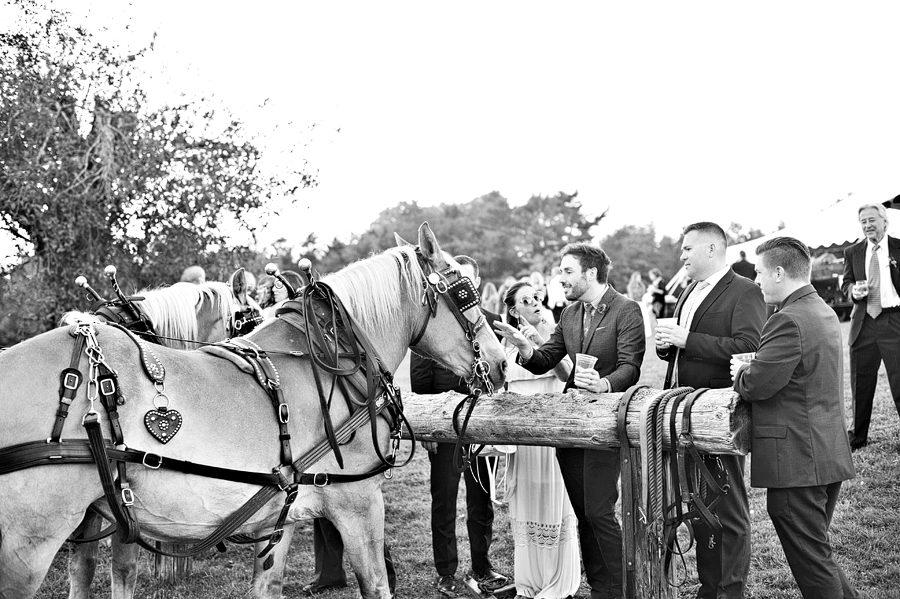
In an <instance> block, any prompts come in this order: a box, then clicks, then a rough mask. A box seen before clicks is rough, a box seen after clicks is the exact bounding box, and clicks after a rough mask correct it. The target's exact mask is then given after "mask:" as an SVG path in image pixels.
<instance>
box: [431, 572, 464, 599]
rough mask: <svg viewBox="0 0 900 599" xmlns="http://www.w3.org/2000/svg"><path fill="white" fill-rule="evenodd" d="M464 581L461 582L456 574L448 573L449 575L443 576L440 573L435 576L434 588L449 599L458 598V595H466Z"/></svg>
mask: <svg viewBox="0 0 900 599" xmlns="http://www.w3.org/2000/svg"><path fill="white" fill-rule="evenodd" d="M463 586H464V585H463V583H462V582H460V581H459V580H458V579H457V578H456V576H453V575H452V574H448V575H447V576H441V575H440V574H438V575H437V576H435V578H434V588H435V589H436V590H437V592H438V593H440V594H441V595H442V596H444V597H448V598H449V599H456V597H465V596H467V593H466V592H465V589H463Z"/></svg>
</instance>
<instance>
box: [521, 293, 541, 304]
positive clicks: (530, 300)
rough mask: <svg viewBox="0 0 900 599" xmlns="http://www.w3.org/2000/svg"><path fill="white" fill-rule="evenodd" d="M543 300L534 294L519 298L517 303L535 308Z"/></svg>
mask: <svg viewBox="0 0 900 599" xmlns="http://www.w3.org/2000/svg"><path fill="white" fill-rule="evenodd" d="M543 299H544V298H543V297H542V296H541V295H540V294H537V293H535V294H534V295H523V296H522V297H521V298H519V301H520V302H521V303H522V305H523V306H536V305H538V304H540V303H541V300H543Z"/></svg>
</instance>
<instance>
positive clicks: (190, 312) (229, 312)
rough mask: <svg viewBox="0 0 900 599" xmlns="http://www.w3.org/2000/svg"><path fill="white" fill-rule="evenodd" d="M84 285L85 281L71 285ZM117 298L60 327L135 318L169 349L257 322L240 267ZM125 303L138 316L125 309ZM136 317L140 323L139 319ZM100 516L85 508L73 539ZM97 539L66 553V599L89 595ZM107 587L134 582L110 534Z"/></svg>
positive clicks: (128, 589) (94, 527) (133, 571)
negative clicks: (217, 276) (222, 276)
mask: <svg viewBox="0 0 900 599" xmlns="http://www.w3.org/2000/svg"><path fill="white" fill-rule="evenodd" d="M107 273H108V276H110V278H111V279H112V280H113V281H114V283H113V286H114V288H115V289H116V292H117V294H119V289H118V284H117V283H116V282H115V270H114V269H111V268H107ZM77 282H78V283H79V284H80V285H82V286H87V285H86V282H85V281H77ZM119 295H120V299H119V300H113V301H105V300H101V301H99V302H98V303H95V305H94V307H93V309H94V310H95V311H93V312H77V311H71V312H67V313H66V314H64V315H63V317H62V319H61V321H60V325H62V326H71V325H74V324H76V323H79V322H94V323H101V322H108V321H112V322H119V323H121V324H123V326H125V327H126V328H137V329H138V331H139V332H140V331H141V330H142V326H137V327H133V326H130V325H132V323H131V322H130V321H129V316H130V317H132V318H133V317H135V316H138V317H139V320H137V321H135V322H136V324H138V325H144V323H145V322H146V324H147V325H149V328H147V327H143V328H146V329H147V330H146V331H144V332H145V333H146V336H147V337H148V338H150V339H152V340H154V341H158V342H159V343H160V344H162V345H165V346H166V347H171V348H173V349H183V350H187V349H195V348H197V347H200V346H201V345H204V344H207V343H215V342H218V341H223V340H224V339H227V338H231V337H234V336H237V335H240V334H242V333H244V332H249V331H250V330H252V329H253V327H255V326H256V325H257V324H258V323H259V322H262V317H261V309H260V308H259V305H258V304H256V302H255V301H254V300H253V299H252V298H250V297H248V296H247V285H246V281H245V279H244V269H243V268H240V269H238V270H236V271H235V272H234V274H232V275H231V277H230V278H229V282H228V284H225V283H220V282H216V281H210V282H205V283H202V284H199V285H197V284H193V283H181V282H179V283H175V284H174V285H172V286H170V287H158V288H155V289H144V290H141V291H138V292H137V296H133V297H132V298H124V296H121V294H119ZM126 301H130V302H132V305H133V306H134V307H135V308H136V310H137V312H139V314H134V313H133V312H131V311H130V310H128V309H127V308H126V307H125V305H124V304H125V302H126ZM140 319H146V320H145V321H144V320H140ZM102 522H103V518H101V517H100V515H99V514H98V513H97V512H95V511H93V510H91V511H89V512H88V513H87V514H86V515H85V518H84V520H83V521H82V523H81V524H80V525H79V526H78V527H77V528H76V530H75V532H74V535H75V536H76V537H77V536H82V537H84V538H90V537H92V536H96V535H97V534H98V533H99V531H100V528H101V524H102ZM98 553H99V541H88V542H77V543H75V544H74V548H73V550H72V551H71V552H70V553H69V599H87V598H88V597H90V587H91V581H93V579H94V573H95V571H96V566H97V555H98ZM111 554H112V564H111V570H112V572H111V589H112V596H113V598H114V599H131V598H132V597H133V596H134V586H135V581H136V580H137V561H138V547H137V545H135V544H126V543H123V542H121V540H120V538H119V537H118V535H113V536H112V552H111Z"/></svg>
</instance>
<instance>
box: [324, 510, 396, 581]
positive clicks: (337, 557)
mask: <svg viewBox="0 0 900 599" xmlns="http://www.w3.org/2000/svg"><path fill="white" fill-rule="evenodd" d="M313 552H314V553H315V558H316V570H315V572H314V573H313V579H312V582H313V583H314V584H317V585H319V586H331V585H338V584H346V583H347V575H346V574H345V573H344V541H343V539H341V533H340V531H338V529H337V527H336V526H335V525H334V524H332V523H331V520H328V519H327V518H315V519H314V520H313ZM384 566H385V568H386V569H387V576H388V586H389V587H390V589H391V593H393V592H394V589H395V588H396V586H397V573H396V571H394V560H393V559H392V558H391V550H390V548H389V547H388V544H387V542H385V544H384Z"/></svg>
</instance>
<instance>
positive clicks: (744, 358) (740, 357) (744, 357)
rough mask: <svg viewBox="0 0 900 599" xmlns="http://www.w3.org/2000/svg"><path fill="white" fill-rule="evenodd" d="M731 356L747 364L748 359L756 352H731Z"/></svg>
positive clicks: (754, 355) (753, 356)
mask: <svg viewBox="0 0 900 599" xmlns="http://www.w3.org/2000/svg"><path fill="white" fill-rule="evenodd" d="M731 357H732V358H734V359H735V360H737V361H738V362H740V363H742V364H749V363H750V361H751V360H752V359H753V358H755V357H756V352H755V351H751V352H747V353H745V354H731Z"/></svg>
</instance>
